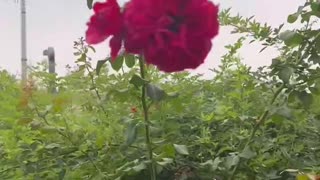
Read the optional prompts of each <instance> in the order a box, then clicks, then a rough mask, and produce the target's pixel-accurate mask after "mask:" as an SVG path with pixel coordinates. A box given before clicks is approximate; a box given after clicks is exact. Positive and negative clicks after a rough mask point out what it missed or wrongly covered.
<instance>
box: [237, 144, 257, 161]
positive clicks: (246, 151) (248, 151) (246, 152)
mask: <svg viewBox="0 0 320 180" xmlns="http://www.w3.org/2000/svg"><path fill="white" fill-rule="evenodd" d="M256 155H257V153H256V152H253V151H252V150H251V149H250V147H248V146H247V147H246V148H245V149H244V150H243V151H242V152H241V153H240V154H239V157H242V158H245V159H251V158H253V157H255V156H256Z"/></svg>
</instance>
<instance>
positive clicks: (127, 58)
mask: <svg viewBox="0 0 320 180" xmlns="http://www.w3.org/2000/svg"><path fill="white" fill-rule="evenodd" d="M124 59H125V63H126V65H127V66H128V67H129V68H132V67H133V66H134V64H135V63H136V59H135V56H134V55H132V54H126V55H125V58H124Z"/></svg>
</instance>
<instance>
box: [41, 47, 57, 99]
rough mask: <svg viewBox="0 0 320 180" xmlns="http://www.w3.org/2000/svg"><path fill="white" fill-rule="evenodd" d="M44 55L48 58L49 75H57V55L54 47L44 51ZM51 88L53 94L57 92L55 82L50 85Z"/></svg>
mask: <svg viewBox="0 0 320 180" xmlns="http://www.w3.org/2000/svg"><path fill="white" fill-rule="evenodd" d="M43 55H44V56H48V65H49V73H50V74H55V73H56V63H55V55H54V49H53V47H49V48H48V49H46V50H44V51H43ZM50 88H51V92H52V93H56V92H57V89H56V87H55V82H54V80H53V81H52V82H51V83H50Z"/></svg>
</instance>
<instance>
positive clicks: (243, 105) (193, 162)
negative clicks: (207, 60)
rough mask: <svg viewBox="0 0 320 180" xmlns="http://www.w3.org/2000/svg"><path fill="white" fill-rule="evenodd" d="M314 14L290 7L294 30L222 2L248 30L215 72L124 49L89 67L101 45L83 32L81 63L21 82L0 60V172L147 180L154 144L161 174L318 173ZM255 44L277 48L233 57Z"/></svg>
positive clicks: (239, 28) (178, 178)
mask: <svg viewBox="0 0 320 180" xmlns="http://www.w3.org/2000/svg"><path fill="white" fill-rule="evenodd" d="M89 4H90V3H89ZM318 18H320V3H319V2H316V1H313V0H308V1H307V2H306V3H305V4H304V5H303V6H301V7H299V9H298V11H297V12H296V13H294V14H291V15H289V17H288V23H297V24H298V25H299V29H293V30H284V29H283V27H285V26H282V25H281V26H280V27H278V28H272V27H269V26H267V25H261V24H260V23H258V22H256V21H255V20H254V19H253V18H243V17H241V16H232V15H231V14H230V13H229V10H224V11H222V12H221V13H220V22H221V25H223V26H231V27H233V28H234V31H233V32H234V33H237V34H240V35H241V37H240V38H239V40H238V41H237V42H235V43H234V44H232V45H228V46H226V49H227V50H228V53H227V54H226V55H224V56H223V57H222V59H221V61H222V64H221V66H220V67H219V68H217V69H215V70H214V72H215V75H214V77H212V78H209V79H204V78H203V77H202V76H201V75H190V74H189V73H187V72H181V73H171V74H164V73H161V72H159V71H158V70H157V69H155V68H154V67H153V66H147V67H145V66H144V65H143V64H141V63H139V62H141V61H140V59H139V57H136V56H132V55H127V54H123V55H122V56H120V57H118V58H117V59H116V61H113V62H112V63H109V60H108V59H106V60H101V61H98V63H97V66H93V65H92V63H91V58H90V54H91V53H94V49H93V48H92V47H91V46H88V45H86V44H85V43H84V40H83V39H79V41H77V42H75V44H74V46H75V47H74V49H75V53H74V54H75V56H77V61H76V62H77V64H78V67H77V68H76V69H70V73H69V74H68V75H67V76H64V77H58V76H56V75H52V74H49V73H46V70H47V66H46V64H45V63H41V64H39V65H38V66H36V67H33V68H32V73H31V74H30V77H29V80H28V82H26V83H25V84H22V85H20V83H19V82H18V81H17V80H16V79H15V77H13V76H11V75H10V74H9V73H8V72H6V71H5V70H2V71H1V72H0V91H1V93H0V135H1V136H0V156H1V158H0V177H1V179H97V180H99V179H111V180H114V179H124V180H134V179H136V180H141V179H146V180H147V179H150V178H149V177H150V171H149V168H150V165H151V164H153V163H151V162H150V158H149V154H148V153H150V150H151V152H152V156H153V159H152V160H153V161H154V165H155V168H156V174H157V179H163V180H169V179H172V180H186V179H194V180H196V179H204V180H205V179H208V180H212V179H218V180H219V179H221V180H224V179H244V180H246V179H258V180H259V179H261V180H265V179H295V178H296V177H297V178H298V179H301V180H303V179H316V177H315V174H317V173H320V141H319V138H320V109H319V106H320V79H319V78H320V71H319V63H320V32H319V29H318V24H317V19H318ZM248 42H249V43H257V44H262V45H263V49H262V51H263V50H264V49H265V48H276V49H277V50H278V51H279V52H280V55H279V56H277V57H270V58H272V64H271V65H270V66H268V67H261V68H259V69H258V70H256V71H253V70H251V69H250V67H248V66H246V65H244V64H243V63H241V60H240V58H239V56H238V50H239V49H240V48H241V47H242V46H243V45H245V44H246V43H248ZM257 61H258V60H257ZM270 61H271V59H270ZM107 62H108V63H107ZM141 68H142V69H144V68H145V73H140V70H141ZM112 69H113V70H112ZM54 87H56V88H57V89H58V93H52V92H54V91H52V88H54ZM142 87H146V88H145V90H146V92H145V95H146V96H147V99H146V101H145V102H143V101H141V96H142V95H143V94H142V93H141V91H142V89H143V88H142ZM143 104H147V107H146V108H147V112H148V115H149V116H148V118H149V121H145V111H144V108H145V107H143ZM146 122H147V123H148V124H147V126H148V127H149V130H150V132H149V134H148V133H146V132H145V130H146V128H145V127H146ZM146 139H149V141H146ZM148 142H151V143H150V144H148Z"/></svg>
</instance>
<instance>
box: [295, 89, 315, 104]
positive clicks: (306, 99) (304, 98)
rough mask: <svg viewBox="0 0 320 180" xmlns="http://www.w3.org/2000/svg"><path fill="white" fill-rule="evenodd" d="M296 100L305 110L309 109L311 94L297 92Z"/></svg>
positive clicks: (311, 100)
mask: <svg viewBox="0 0 320 180" xmlns="http://www.w3.org/2000/svg"><path fill="white" fill-rule="evenodd" d="M298 98H299V100H300V101H301V103H302V104H303V106H304V107H305V108H309V107H310V105H311V104H312V102H313V96H312V94H309V93H307V92H306V91H302V92H299V94H298Z"/></svg>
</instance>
